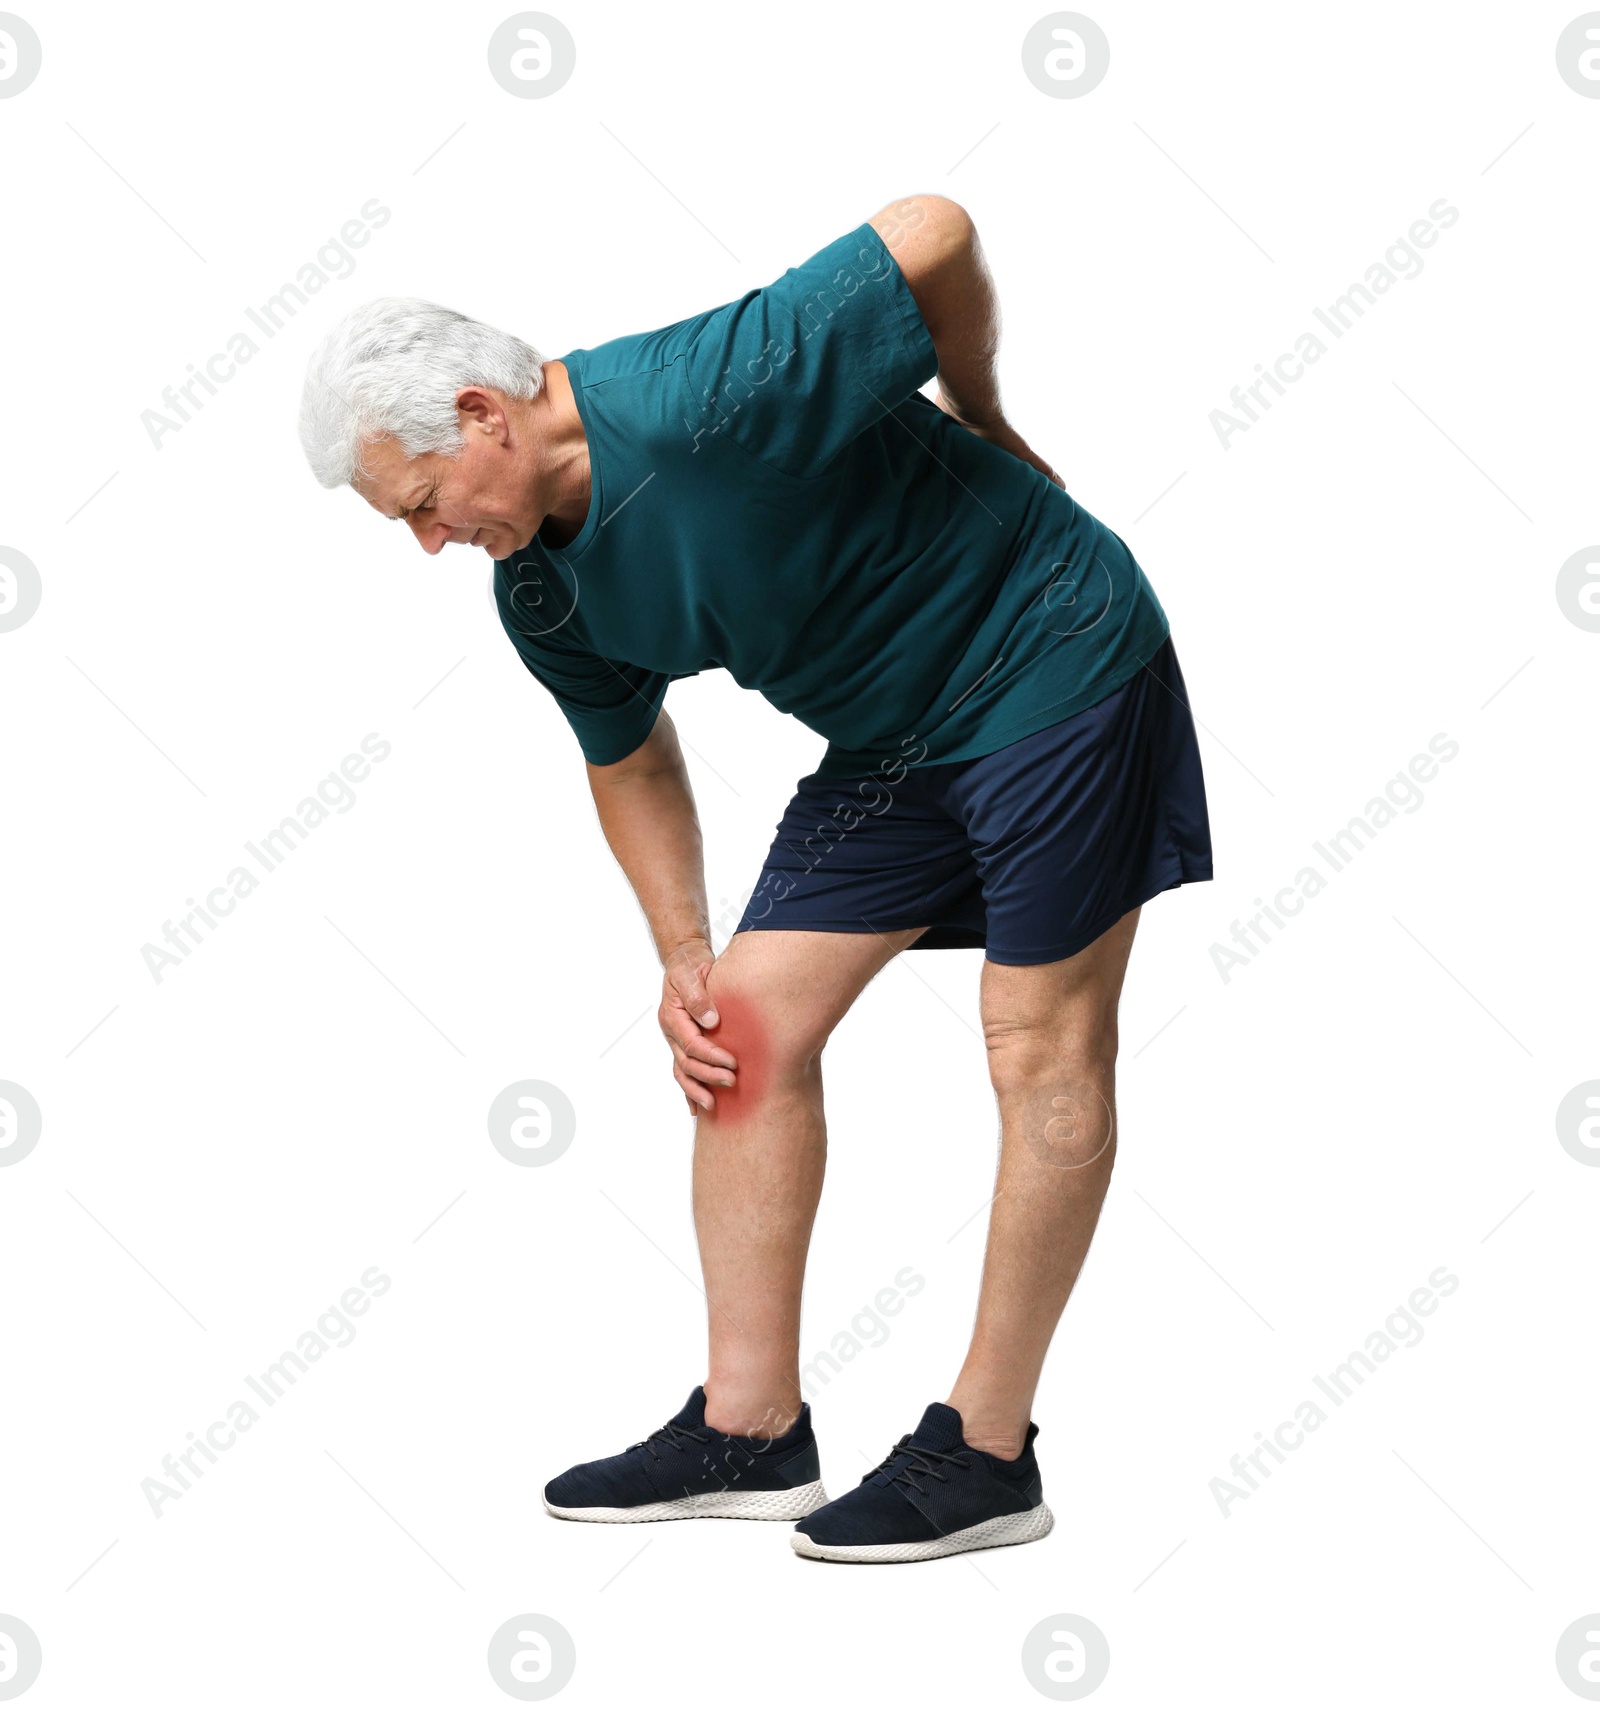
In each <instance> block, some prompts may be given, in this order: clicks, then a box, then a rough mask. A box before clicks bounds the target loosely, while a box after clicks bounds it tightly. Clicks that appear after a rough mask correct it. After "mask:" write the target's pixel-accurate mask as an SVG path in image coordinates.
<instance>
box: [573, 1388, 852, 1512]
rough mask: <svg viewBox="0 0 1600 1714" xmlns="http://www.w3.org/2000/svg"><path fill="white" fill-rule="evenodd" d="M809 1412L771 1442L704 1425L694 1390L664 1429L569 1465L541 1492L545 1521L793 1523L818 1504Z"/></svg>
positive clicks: (702, 1401)
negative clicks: (621, 1448) (611, 1454)
mask: <svg viewBox="0 0 1600 1714" xmlns="http://www.w3.org/2000/svg"><path fill="white" fill-rule="evenodd" d="M821 1473H822V1472H821V1466H820V1465H819V1464H818V1462H817V1437H816V1436H815V1435H814V1434H813V1433H812V1432H811V1407H810V1405H801V1407H800V1414H799V1416H798V1417H796V1418H795V1421H794V1425H793V1427H791V1428H790V1429H789V1431H788V1433H787V1434H784V1435H781V1436H779V1437H778V1438H777V1439H775V1440H774V1439H769V1438H763V1437H761V1436H759V1435H740V1434H724V1433H722V1431H721V1430H720V1429H715V1428H708V1427H707V1426H706V1394H705V1388H704V1387H696V1388H695V1390H694V1391H693V1392H692V1393H690V1395H689V1402H688V1403H687V1404H686V1405H685V1406H684V1407H683V1409H682V1410H681V1411H679V1412H678V1414H677V1415H676V1416H675V1417H673V1419H672V1421H671V1422H669V1423H668V1424H667V1425H666V1427H665V1428H658V1429H657V1430H656V1431H655V1433H654V1434H652V1435H651V1436H650V1437H649V1438H648V1439H646V1440H640V1441H636V1442H635V1443H634V1444H633V1445H632V1446H630V1447H629V1448H628V1449H627V1451H626V1452H619V1453H617V1455H616V1456H615V1457H614V1458H597V1459H596V1460H595V1461H594V1462H593V1463H592V1464H574V1465H573V1467H572V1468H571V1469H570V1470H568V1471H567V1472H565V1474H563V1475H560V1476H557V1477H556V1479H555V1480H554V1481H553V1482H548V1483H546V1484H545V1490H544V1509H545V1510H546V1511H547V1512H548V1513H549V1514H550V1515H551V1517H553V1518H576V1519H578V1520H579V1521H580V1522H583V1523H592V1524H655V1523H664V1522H666V1521H667V1520H668V1519H669V1518H773V1519H776V1518H783V1519H794V1518H803V1517H804V1516H805V1515H806V1514H807V1513H808V1512H814V1511H815V1510H816V1509H817V1507H818V1506H822V1505H826V1504H827V1501H828V1496H827V1493H826V1492H825V1491H824V1489H823V1486H822V1483H821V1481H820V1479H819V1478H820V1476H821Z"/></svg>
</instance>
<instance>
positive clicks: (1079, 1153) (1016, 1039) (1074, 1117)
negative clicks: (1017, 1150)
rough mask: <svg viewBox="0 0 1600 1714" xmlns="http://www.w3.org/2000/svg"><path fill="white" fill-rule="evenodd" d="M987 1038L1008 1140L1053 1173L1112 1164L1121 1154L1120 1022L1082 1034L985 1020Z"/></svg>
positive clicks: (1111, 1021) (1108, 1022)
mask: <svg viewBox="0 0 1600 1714" xmlns="http://www.w3.org/2000/svg"><path fill="white" fill-rule="evenodd" d="M984 1037H985V1042H986V1045H987V1048H988V1055H989V1078H990V1081H991V1083H992V1084H993V1085H994V1091H995V1095H996V1097H997V1099H998V1100H999V1103H1000V1112H1001V1119H1002V1122H1003V1124H1004V1127H1005V1133H1006V1136H1007V1137H1008V1138H1012V1139H1019V1140H1020V1141H1022V1142H1023V1143H1024V1144H1025V1145H1026V1146H1027V1147H1028V1149H1029V1150H1030V1151H1031V1152H1032V1153H1033V1154H1034V1155H1035V1156H1036V1157H1037V1158H1038V1159H1039V1160H1041V1161H1043V1162H1045V1163H1046V1164H1047V1165H1050V1166H1054V1167H1063V1168H1078V1167H1085V1166H1089V1165H1092V1164H1094V1163H1095V1162H1104V1163H1109V1160H1110V1159H1111V1157H1112V1155H1113V1154H1114V1152H1115V1147H1116V1111H1115V1105H1114V1103H1115V1088H1116V1058H1117V1036H1116V1022H1115V1019H1114V1018H1112V1019H1109V1020H1104V1021H1096V1022H1095V1023H1094V1025H1093V1026H1092V1027H1086V1026H1080V1027H1078V1028H1066V1027H1063V1026H1062V1025H1061V1024H1060V1023H1059V1022H1057V1023H1055V1024H1053V1025H1051V1026H1041V1025H1039V1024H1036V1023H1028V1022H1022V1021H1018V1020H1012V1021H1007V1020H1004V1019H994V1020H986V1022H985V1026H984Z"/></svg>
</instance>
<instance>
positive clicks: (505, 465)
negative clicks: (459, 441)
mask: <svg viewBox="0 0 1600 1714" xmlns="http://www.w3.org/2000/svg"><path fill="white" fill-rule="evenodd" d="M463 427H464V429H465V431H466V443H465V445H463V447H462V448H461V451H460V453H459V454H458V455H457V456H456V457H454V458H450V457H447V456H446V455H445V454H444V453H441V452H428V453H423V454H422V455H421V456H420V457H418V458H412V459H408V458H407V457H406V456H405V454H404V453H403V452H402V451H401V450H400V445H399V442H397V441H393V440H378V441H371V442H369V443H368V445H367V446H366V448H365V449H364V451H363V454H362V462H363V464H365V466H366V467H367V471H368V472H369V473H370V474H367V475H363V476H358V477H357V478H356V480H355V482H354V483H353V484H352V486H353V487H354V488H355V490H356V492H357V493H358V494H359V495H360V496H361V497H362V499H363V500H365V501H366V502H367V503H368V505H370V506H372V507H374V508H375V509H376V510H377V511H379V512H381V513H382V514H383V515H384V516H385V517H386V518H402V519H404V520H405V522H406V523H407V524H409V525H410V527H411V533H412V534H413V535H414V536H415V537H416V538H417V540H418V542H420V543H421V545H422V550H423V552H424V553H438V551H439V550H440V549H441V548H442V547H445V546H447V545H448V544H450V543H452V542H457V543H462V544H464V545H465V546H467V547H475V548H482V549H483V551H484V552H485V553H486V554H488V555H489V557H490V558H491V559H509V558H510V557H511V556H512V555H513V554H514V553H516V552H517V551H518V550H519V549H520V548H525V547H526V546H527V545H528V543H529V542H530V541H532V540H533V536H534V532H535V531H536V530H537V529H538V527H539V525H540V523H541V522H543V518H542V516H540V515H538V508H537V507H536V506H535V505H534V504H533V503H532V502H531V501H530V497H529V487H530V484H529V483H528V482H527V480H526V477H525V475H524V473H523V472H522V471H521V470H520V468H519V461H518V460H517V459H516V458H515V457H514V456H513V454H512V451H511V447H510V445H509V443H508V441H506V440H503V439H502V438H500V437H499V436H498V435H496V434H494V433H493V432H485V431H484V430H483V429H482V428H481V427H480V426H479V425H478V424H475V423H472V422H467V423H464V424H463Z"/></svg>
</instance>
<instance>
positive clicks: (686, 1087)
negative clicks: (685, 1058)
mask: <svg viewBox="0 0 1600 1714" xmlns="http://www.w3.org/2000/svg"><path fill="white" fill-rule="evenodd" d="M672 1075H673V1077H674V1078H675V1079H676V1080H677V1084H678V1087H679V1088H680V1089H681V1090H682V1091H683V1092H684V1094H685V1095H687V1096H688V1097H689V1111H690V1112H691V1113H698V1112H701V1111H704V1112H707V1113H710V1112H714V1111H715V1110H716V1105H717V1098H716V1096H714V1095H713V1094H712V1093H711V1091H710V1090H709V1089H706V1088H704V1087H703V1086H702V1085H700V1084H698V1083H696V1082H695V1081H694V1079H693V1078H692V1077H685V1076H684V1074H683V1073H682V1072H681V1071H680V1070H679V1069H678V1067H677V1066H676V1065H674V1066H673V1068H672Z"/></svg>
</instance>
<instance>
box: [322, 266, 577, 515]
mask: <svg viewBox="0 0 1600 1714" xmlns="http://www.w3.org/2000/svg"><path fill="white" fill-rule="evenodd" d="M543 375H544V359H543V358H542V357H541V356H540V355H539V353H538V352H537V351H535V350H534V348H533V347H532V346H531V345H529V344H527V343H525V342H524V341H523V340H520V339H518V338H517V337H516V335H515V334H512V333H502V332H501V331H500V329H499V328H496V327H487V326H485V325H484V323H483V322H481V321H474V320H472V318H471V317H470V316H465V315H459V314H457V313H456V311H455V310H452V309H445V308H443V307H442V306H441V305H439V304H432V303H428V302H426V301H425V300H424V299H422V298H374V299H373V300H372V301H371V302H370V303H364V304H362V305H361V307H360V308H359V309H354V310H352V311H351V312H350V313H349V315H347V316H346V317H345V318H344V320H343V321H341V322H339V323H338V324H337V325H336V326H335V327H334V328H333V329H332V331H331V332H329V333H328V335H327V336H326V338H324V339H323V341H322V343H321V344H320V345H319V346H318V347H317V349H316V350H315V351H314V352H312V354H311V359H310V361H309V362H308V363H307V365H306V380H305V388H304V391H303V392H302V393H301V395H300V444H301V446H303V447H304V448H305V454H306V457H307V459H308V460H309V461H310V463H311V468H312V470H313V472H314V473H315V475H316V478H317V480H318V481H319V482H320V483H321V484H322V486H323V487H324V488H338V487H340V486H342V485H343V484H344V483H347V482H350V481H352V480H353V479H354V478H355V477H356V476H358V475H361V474H363V467H362V463H361V452H362V448H363V447H364V446H365V445H366V444H367V443H368V442H370V441H374V440H380V439H383V438H385V437H387V438H390V439H393V440H395V441H397V442H398V443H399V445H400V449H401V451H402V452H404V454H405V455H406V457H407V458H418V457H420V456H421V455H422V454H423V453H427V452H443V453H446V454H448V455H450V456H451V457H454V456H455V454H456V453H458V452H459V451H460V450H461V446H462V436H461V424H460V418H459V416H458V414H457V412H456V394H457V393H458V392H459V391H460V390H461V389H462V388H463V387H494V388H496V389H498V390H499V391H500V392H502V393H504V394H506V395H507V396H508V397H510V398H513V399H532V398H535V397H537V396H538V392H539V389H540V387H541V386H542V385H543Z"/></svg>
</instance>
